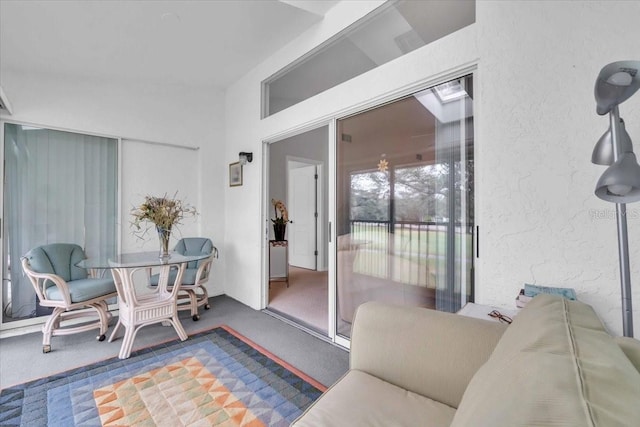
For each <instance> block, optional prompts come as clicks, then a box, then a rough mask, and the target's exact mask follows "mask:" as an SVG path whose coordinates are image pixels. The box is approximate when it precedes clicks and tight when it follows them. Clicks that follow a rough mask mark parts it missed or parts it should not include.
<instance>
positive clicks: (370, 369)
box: [350, 302, 506, 408]
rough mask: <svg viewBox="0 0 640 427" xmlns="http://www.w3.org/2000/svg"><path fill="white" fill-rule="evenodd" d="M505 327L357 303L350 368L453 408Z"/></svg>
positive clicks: (411, 309) (426, 311)
mask: <svg viewBox="0 0 640 427" xmlns="http://www.w3.org/2000/svg"><path fill="white" fill-rule="evenodd" d="M505 329H506V326H505V325H503V324H501V323H497V322H491V321H487V320H481V319H473V318H470V317H465V316H459V315H456V314H451V313H444V312H439V311H435V310H429V309H425V308H420V307H406V306H402V307H401V306H393V305H389V304H383V303H379V302H368V303H365V304H362V305H361V306H360V307H359V308H358V311H357V312H356V316H355V320H354V324H353V331H352V336H351V356H350V367H351V369H357V370H360V371H364V372H366V373H368V374H371V375H373V376H376V377H378V378H380V379H382V380H384V381H387V382H389V383H391V384H394V385H396V386H398V387H402V388H404V389H406V390H409V391H412V392H415V393H418V394H420V395H422V396H426V397H428V398H430V399H433V400H436V401H438V402H442V403H444V404H446V405H449V406H451V407H454V408H456V407H457V406H458V404H459V403H460V401H461V400H462V395H463V393H464V391H465V389H466V388H467V385H468V384H469V381H470V380H471V378H472V377H473V375H474V374H475V373H476V371H477V370H478V369H479V368H480V366H482V365H483V364H484V363H485V362H486V361H487V360H488V359H489V356H490V355H491V353H492V352H493V349H494V347H495V346H496V344H497V342H498V341H499V340H500V337H501V336H502V334H503V333H504V331H505Z"/></svg>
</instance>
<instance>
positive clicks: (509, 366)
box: [452, 295, 640, 427]
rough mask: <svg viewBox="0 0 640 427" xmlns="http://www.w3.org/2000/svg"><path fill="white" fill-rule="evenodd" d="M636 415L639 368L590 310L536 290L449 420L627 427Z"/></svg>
mask: <svg viewBox="0 0 640 427" xmlns="http://www.w3.org/2000/svg"><path fill="white" fill-rule="evenodd" d="M638 420H640V373H638V371H637V370H636V369H635V367H634V366H633V364H632V363H631V362H630V361H629V359H628V358H627V357H626V356H625V354H624V352H623V351H622V350H621V349H620V347H619V346H618V344H617V343H616V341H615V339H614V338H613V337H611V336H610V335H609V334H608V333H607V332H606V331H605V329H604V327H603V326H602V323H601V322H600V320H599V319H598V317H597V316H596V314H595V312H594V311H593V309H592V308H591V307H590V306H588V305H586V304H583V303H580V302H577V301H569V300H566V299H564V298H561V297H557V296H551V295H539V296H537V297H535V298H534V299H533V300H532V301H531V302H530V303H529V304H527V306H526V307H525V308H524V309H522V311H521V312H520V314H519V315H518V316H516V317H515V319H514V321H513V324H512V325H511V326H509V328H508V329H507V331H506V332H505V333H504V335H503V336H502V339H501V340H500V342H499V343H498V345H497V346H496V348H495V350H494V352H493V354H492V355H491V357H490V358H489V360H488V361H487V363H486V364H485V365H484V366H483V367H482V368H480V369H479V370H478V372H477V373H476V375H475V376H474V377H473V379H472V380H471V382H470V384H469V387H468V388H467V390H466V391H465V393H464V396H463V398H462V402H460V406H459V407H458V411H457V412H456V415H455V418H454V421H453V423H452V426H458V427H459V426H470V425H473V426H492V427H495V426H509V427H512V426H532V425H562V426H581V427H583V426H630V425H638V424H637V423H638Z"/></svg>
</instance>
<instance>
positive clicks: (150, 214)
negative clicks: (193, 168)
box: [131, 193, 198, 256]
mask: <svg viewBox="0 0 640 427" xmlns="http://www.w3.org/2000/svg"><path fill="white" fill-rule="evenodd" d="M176 195H177V193H176ZM176 195H174V198H169V197H167V195H166V194H165V195H164V196H163V197H154V196H145V198H144V202H143V203H142V204H141V205H140V206H137V207H134V208H133V209H131V215H132V216H133V221H132V222H131V226H132V227H134V228H135V231H134V232H133V234H134V235H135V236H137V237H138V238H143V237H144V236H145V235H146V234H147V233H148V231H149V229H150V228H151V226H147V227H146V228H143V227H142V225H141V224H142V223H143V222H149V223H151V224H153V227H155V229H156V231H157V232H158V236H159V237H160V245H161V251H162V255H165V256H166V255H167V254H168V252H169V238H170V236H171V230H172V228H174V227H175V226H177V225H179V224H181V221H182V219H183V218H185V217H189V216H196V215H197V214H198V212H197V211H196V208H195V207H193V206H191V205H189V204H187V203H185V202H183V201H182V200H178V199H176V198H175V196H176Z"/></svg>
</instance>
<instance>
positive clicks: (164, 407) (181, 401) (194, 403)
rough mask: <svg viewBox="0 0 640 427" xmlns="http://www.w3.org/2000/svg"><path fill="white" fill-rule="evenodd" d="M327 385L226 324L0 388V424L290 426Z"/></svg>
mask: <svg viewBox="0 0 640 427" xmlns="http://www.w3.org/2000/svg"><path fill="white" fill-rule="evenodd" d="M325 389H326V388H325V387H324V386H323V385H322V384H320V383H318V382H317V381H314V380H313V379H311V378H309V377H307V376H305V375H304V374H303V373H301V372H299V371H297V370H296V369H295V368H293V367H291V366H288V365H287V364H286V363H285V362H284V361H282V360H280V359H278V358H277V357H275V356H273V355H272V354H270V353H268V352H267V351H266V350H264V349H263V348H261V347H259V346H257V345H256V344H254V343H252V342H251V341H249V340H248V339H246V338H244V337H243V336H242V335H240V334H239V333H237V332H235V331H234V330H232V329H231V328H229V327H226V326H222V327H219V328H215V329H213V330H210V331H207V332H203V333H200V334H197V335H194V336H191V337H189V339H188V340H186V341H184V342H182V341H177V340H176V341H172V342H169V343H166V344H162V345H158V346H155V347H151V348H148V349H144V350H140V351H137V352H134V353H132V356H131V357H130V358H129V359H126V360H120V359H117V358H113V359H109V360H106V361H103V362H98V363H95V364H93V365H89V366H85V367H82V368H78V369H74V370H71V371H67V372H64V373H61V374H56V375H53V376H50V377H47V378H42V379H39V380H35V381H31V382H28V383H25V384H21V385H18V386H14V387H11V388H7V389H5V390H2V392H1V393H0V425H21V426H73V425H76V426H100V425H102V426H116V425H117V426H123V425H124V426H133V425H136V426H138V425H140V426H146V425H148V426H152V425H166V426H179V425H180V426H225V427H226V426H251V427H253V426H288V425H289V424H290V423H291V422H292V421H293V420H295V419H296V418H297V417H298V416H299V415H300V414H301V413H302V412H303V411H304V410H305V409H306V408H307V407H308V406H309V405H310V404H311V403H312V402H313V401H314V400H316V399H317V398H318V397H319V396H320V394H322V392H323V391H324V390H325Z"/></svg>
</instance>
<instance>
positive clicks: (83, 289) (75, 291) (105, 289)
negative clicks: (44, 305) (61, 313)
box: [46, 278, 116, 302]
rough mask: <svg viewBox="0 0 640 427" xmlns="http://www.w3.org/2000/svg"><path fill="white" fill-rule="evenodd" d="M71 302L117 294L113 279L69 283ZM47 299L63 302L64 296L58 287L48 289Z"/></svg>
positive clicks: (82, 280) (83, 280)
mask: <svg viewBox="0 0 640 427" xmlns="http://www.w3.org/2000/svg"><path fill="white" fill-rule="evenodd" d="M67 286H68V287H69V294H71V302H83V301H88V300H90V299H93V298H97V297H100V296H103V295H108V294H112V293H114V292H116V285H114V283H113V280H112V279H105V278H102V279H80V280H72V281H70V282H67ZM46 294H47V298H49V299H52V300H58V301H62V294H61V292H60V289H59V288H58V287H57V286H50V287H48V288H47V289H46Z"/></svg>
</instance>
